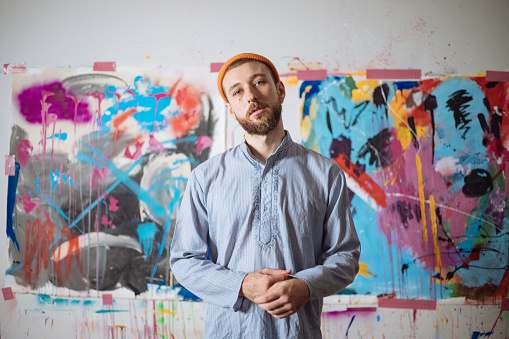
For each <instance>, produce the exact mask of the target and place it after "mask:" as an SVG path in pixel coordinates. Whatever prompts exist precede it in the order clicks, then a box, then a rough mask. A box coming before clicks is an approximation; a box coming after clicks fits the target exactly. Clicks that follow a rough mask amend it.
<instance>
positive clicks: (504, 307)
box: [500, 298, 509, 311]
mask: <svg viewBox="0 0 509 339" xmlns="http://www.w3.org/2000/svg"><path fill="white" fill-rule="evenodd" d="M500 308H501V311H509V299H508V298H502V302H501V303H500Z"/></svg>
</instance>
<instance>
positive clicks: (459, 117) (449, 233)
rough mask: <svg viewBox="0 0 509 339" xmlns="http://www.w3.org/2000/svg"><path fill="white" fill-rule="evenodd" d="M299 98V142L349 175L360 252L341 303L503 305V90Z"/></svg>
mask: <svg viewBox="0 0 509 339" xmlns="http://www.w3.org/2000/svg"><path fill="white" fill-rule="evenodd" d="M299 95H300V100H301V103H302V120H301V133H302V139H303V144H304V145H305V146H307V147H309V148H311V149H313V150H316V151H317V152H320V153H322V154H324V155H326V156H328V157H330V158H331V159H334V160H335V162H336V163H338V164H339V165H340V166H341V167H342V168H343V170H344V172H345V174H346V176H347V181H348V187H349V193H350V201H351V209H352V212H353V215H354V222H355V225H356V228H357V231H358V233H359V236H360V239H361V244H362V254H361V270H360V272H359V275H358V276H357V278H356V280H355V282H354V283H353V284H352V285H351V286H350V287H349V288H348V289H347V290H345V291H344V293H358V294H375V295H378V296H384V295H389V296H393V297H396V298H411V299H413V298H422V299H444V298H451V297H468V298H473V299H488V298H493V297H506V296H507V286H508V285H507V283H508V281H507V278H508V254H509V253H508V245H509V242H508V240H509V238H508V231H509V215H508V210H507V208H506V206H507V202H508V201H507V196H508V194H507V188H506V179H507V175H508V174H509V167H508V166H507V164H508V161H509V153H508V150H509V118H508V113H509V83H506V82H490V81H486V78H485V77H483V76H479V77H460V76H451V77H440V78H429V79H425V80H420V81H379V80H368V79H366V78H364V77H356V76H331V77H328V78H327V80H324V81H304V82H302V83H301V85H300V90H299Z"/></svg>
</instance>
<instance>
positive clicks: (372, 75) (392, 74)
mask: <svg viewBox="0 0 509 339" xmlns="http://www.w3.org/2000/svg"><path fill="white" fill-rule="evenodd" d="M366 79H378V80H387V79H391V80H403V79H413V80H420V79H421V70H420V69H367V70H366Z"/></svg>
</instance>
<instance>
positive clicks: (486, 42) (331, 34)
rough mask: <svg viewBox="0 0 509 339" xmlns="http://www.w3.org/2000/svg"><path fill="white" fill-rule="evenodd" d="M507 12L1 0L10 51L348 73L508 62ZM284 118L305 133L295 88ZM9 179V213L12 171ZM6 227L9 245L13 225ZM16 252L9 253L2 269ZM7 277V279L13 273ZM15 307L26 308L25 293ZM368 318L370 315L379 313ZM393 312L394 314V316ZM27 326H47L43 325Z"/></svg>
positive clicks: (389, 4)
mask: <svg viewBox="0 0 509 339" xmlns="http://www.w3.org/2000/svg"><path fill="white" fill-rule="evenodd" d="M508 13H509V1H507V0H484V1H475V0H441V1H439V0H428V1H417V0H385V1H382V0H359V1H348V0H343V1H325V0H313V1H303V0H298V1H277V0H258V1H252V2H248V1H231V0H217V1H174V0H165V1H150V0H147V1H132V0H125V1H108V0H102V1H99V0H93V1H86V0H84V1H80V2H78V1H69V0H52V1H49V0H41V1H33V0H32V1H29V0H2V1H1V2H0V63H1V64H5V63H17V62H26V64H27V66H28V67H82V66H84V67H87V66H91V65H92V64H93V62H94V61H116V63H117V66H119V67H123V66H125V67H159V66H170V65H171V66H175V65H177V66H204V67H208V65H209V64H210V63H211V62H223V61H225V60H227V59H228V58H229V57H230V56H232V55H234V54H236V53H239V52H245V51H252V52H257V53H260V54H263V55H266V56H267V57H269V58H271V59H272V60H273V62H274V63H275V64H276V66H277V67H278V69H279V70H280V72H281V73H284V72H287V71H288V63H292V62H299V61H302V62H321V63H322V66H323V68H326V69H328V70H329V71H330V72H341V73H354V72H362V71H364V70H365V69H366V68H418V69H421V70H422V74H423V75H426V76H431V75H437V74H458V75H477V74H479V73H484V72H485V71H486V70H500V71H503V70H509V58H508V55H509V44H508V43H507V34H508V33H509V20H508V19H507V14H508ZM10 86H11V76H10V75H0V117H1V118H2V123H1V124H0V153H1V154H2V157H3V155H5V154H8V153H9V151H8V150H9V136H10V127H11V120H10V119H11V113H10V95H11V91H10ZM296 90H297V89H296V86H295V87H294V88H291V89H289V96H290V97H294V98H297V96H296ZM284 119H285V124H286V125H287V127H288V128H289V129H290V131H291V132H292V134H293V135H294V139H296V140H299V139H300V137H299V136H298V134H299V120H300V116H299V107H297V101H296V100H294V101H293V102H292V100H287V103H286V104H285V108H284ZM0 187H1V190H0V192H1V193H0V206H4V207H2V208H1V209H0V220H2V223H4V222H5V220H6V209H5V206H6V192H7V177H6V176H4V175H2V176H0ZM0 233H1V235H0V240H1V241H0V248H4V247H5V246H6V244H7V240H6V236H5V232H3V231H2V232H0ZM5 259H6V258H3V259H2V260H1V261H0V270H3V271H4V270H5V268H6V260H5ZM0 285H1V286H2V287H3V286H4V285H5V279H4V275H3V274H0ZM21 300H22V299H20V301H19V302H21ZM9 305H10V306H9ZM9 307H12V303H11V304H7V303H5V302H3V300H2V301H0V309H2V310H3V312H5V311H6V310H8V309H9ZM16 307H17V308H18V311H19V312H20V314H21V313H23V310H24V309H25V308H24V306H23V305H22V304H18V305H17V306H16ZM11 317H12V315H11ZM396 317H400V315H399V314H398V315H397V316H396ZM20 319H21V318H20V317H18V318H16V317H15V319H11V320H12V321H11V322H10V323H7V325H6V323H5V322H3V321H2V323H1V327H0V332H5V333H6V335H8V334H9V333H14V332H10V330H9V328H8V327H9V325H8V324H10V326H22V327H23V326H24V327H23V328H26V327H27V326H28V324H27V323H28V322H30V317H28V319H27V317H26V316H24V317H23V319H24V320H23V322H24V323H23V324H20V323H19V320H20ZM366 319H368V320H366V322H367V324H368V325H369V321H373V319H371V320H369V319H370V318H366ZM79 321H80V320H79V319H78V318H75V316H69V317H68V318H66V321H65V323H64V321H62V323H60V325H59V326H62V327H63V328H64V329H65V328H67V327H69V328H68V329H69V331H68V332H69V333H74V334H73V336H74V335H75V336H76V337H79V336H80V335H79V333H77V332H76V331H74V332H73V329H76V326H77V325H76V324H77V322H79ZM382 321H387V323H390V321H388V320H387V317H385V319H384V320H382ZM25 322H27V323H25ZM13 324H17V325H13ZM371 325H372V324H371ZM6 326H7V327H6ZM197 326H202V325H197ZM21 332H22V333H23V331H21ZM16 333H18V332H16ZM25 333H26V331H25ZM66 333H67V332H66ZM82 333H83V332H82ZM431 333H432V335H431V336H434V334H435V331H434V330H433V331H432V332H431ZM410 335H411V334H410ZM27 336H28V337H34V338H36V337H38V335H37V332H36V333H34V331H32V332H31V333H29V334H27ZM343 336H344V334H343ZM372 336H373V337H378V335H377V334H376V333H374V334H373V335H372ZM445 336H446V337H447V335H445ZM7 337H9V336H7ZM63 337H65V335H64V336H63ZM85 337H86V336H85ZM188 337H189V334H188Z"/></svg>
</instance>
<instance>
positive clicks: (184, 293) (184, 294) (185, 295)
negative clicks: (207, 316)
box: [177, 287, 202, 302]
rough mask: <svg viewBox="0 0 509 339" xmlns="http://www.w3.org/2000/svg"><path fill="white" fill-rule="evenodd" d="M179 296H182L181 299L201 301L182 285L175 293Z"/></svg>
mask: <svg viewBox="0 0 509 339" xmlns="http://www.w3.org/2000/svg"><path fill="white" fill-rule="evenodd" d="M177 296H178V297H179V298H182V300H183V301H198V302H199V301H202V300H201V299H200V298H198V297H197V296H195V295H194V294H192V293H191V292H189V290H187V289H185V288H183V287H182V289H181V290H180V291H179V292H178V293H177Z"/></svg>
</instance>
